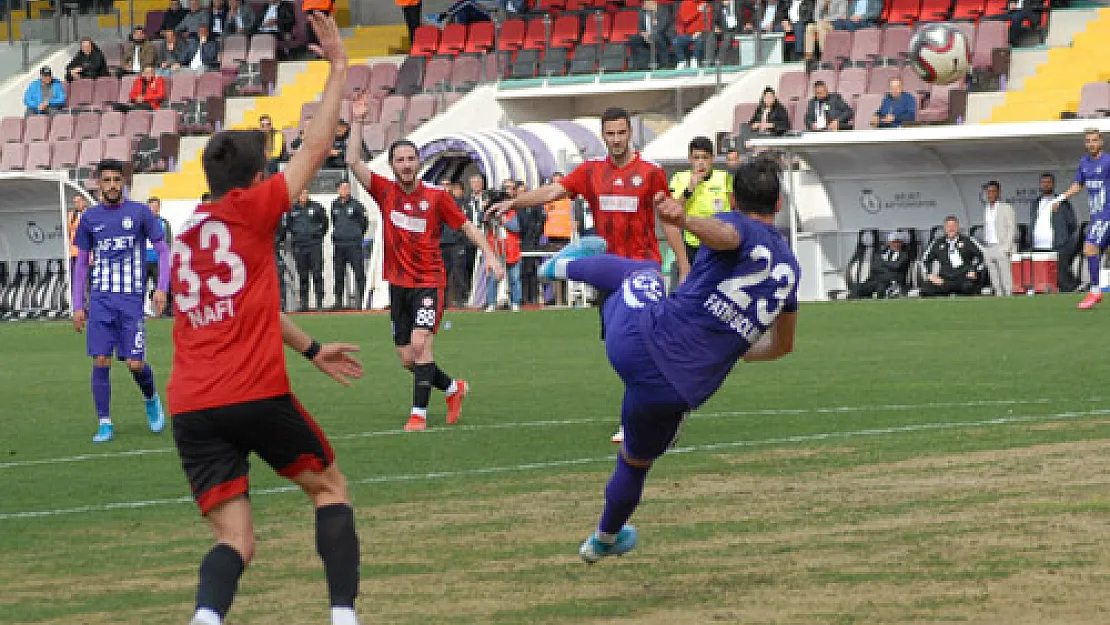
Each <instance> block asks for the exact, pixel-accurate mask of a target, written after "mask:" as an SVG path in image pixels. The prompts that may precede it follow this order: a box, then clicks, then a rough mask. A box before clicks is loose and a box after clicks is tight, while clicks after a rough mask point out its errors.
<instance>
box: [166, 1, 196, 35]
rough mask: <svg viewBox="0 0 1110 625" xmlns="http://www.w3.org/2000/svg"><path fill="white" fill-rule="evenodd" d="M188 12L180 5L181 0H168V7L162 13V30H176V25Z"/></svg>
mask: <svg viewBox="0 0 1110 625" xmlns="http://www.w3.org/2000/svg"><path fill="white" fill-rule="evenodd" d="M188 14H189V12H188V11H186V10H185V9H184V8H182V6H181V0H170V8H169V10H168V11H166V12H165V13H163V14H162V31H163V32H165V31H167V30H170V31H176V30H177V25H178V24H180V23H181V21H182V20H184V19H185V16H186V15H188Z"/></svg>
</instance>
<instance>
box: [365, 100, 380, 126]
mask: <svg viewBox="0 0 1110 625" xmlns="http://www.w3.org/2000/svg"><path fill="white" fill-rule="evenodd" d="M367 105H368V106H367V107H366V121H367V123H371V122H377V121H378V120H380V119H381V118H382V101H381V100H380V99H379V98H370V100H369V101H368V102H367Z"/></svg>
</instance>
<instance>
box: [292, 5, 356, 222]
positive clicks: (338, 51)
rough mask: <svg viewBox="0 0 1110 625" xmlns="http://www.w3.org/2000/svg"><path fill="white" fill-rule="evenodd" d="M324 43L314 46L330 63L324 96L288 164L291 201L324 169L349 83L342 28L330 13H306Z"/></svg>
mask: <svg viewBox="0 0 1110 625" xmlns="http://www.w3.org/2000/svg"><path fill="white" fill-rule="evenodd" d="M305 19H306V20H308V23H309V25H311V26H312V30H313V32H315V33H316V37H317V39H319V41H320V44H319V45H316V46H310V47H311V48H312V49H313V51H314V52H316V53H317V54H319V55H320V56H322V57H324V58H325V59H327V61H328V64H329V66H330V71H329V73H328V79H327V82H326V83H324V95H323V98H322V101H321V103H320V108H319V110H318V111H317V112H316V116H315V117H313V118H312V121H310V122H309V123H308V128H307V130H306V131H305V133H304V136H305V139H304V143H303V144H302V145H301V149H300V150H298V151H297V153H296V154H294V155H293V157H292V158H291V159H289V164H288V165H286V167H285V186H286V187H287V188H288V189H289V202H290V203H293V202H295V201H296V200H297V196H298V195H300V193H301V190H302V189H305V188H307V187H308V183H309V182H311V181H312V179H313V178H314V177H315V176H316V172H318V171H320V166H321V165H323V163H324V159H325V158H327V156H328V150H330V149H331V145H332V140H333V138H334V137H335V127H336V125H337V124H338V123H339V104H340V101H341V100H342V99H343V88H344V85H345V84H346V82H347V50H346V49H345V48H344V47H343V39H342V38H341V37H340V35H339V27H338V26H336V24H335V20H334V19H332V17H331V16H330V15H326V14H323V13H319V12H315V11H314V12H311V13H308V14H306V15H305Z"/></svg>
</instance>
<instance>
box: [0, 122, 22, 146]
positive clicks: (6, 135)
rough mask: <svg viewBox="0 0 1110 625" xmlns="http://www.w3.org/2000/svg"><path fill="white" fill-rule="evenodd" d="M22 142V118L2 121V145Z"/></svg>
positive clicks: (0, 125) (0, 129)
mask: <svg viewBox="0 0 1110 625" xmlns="http://www.w3.org/2000/svg"><path fill="white" fill-rule="evenodd" d="M22 141H23V118H22V117H5V118H4V119H3V121H0V143H21V142H22Z"/></svg>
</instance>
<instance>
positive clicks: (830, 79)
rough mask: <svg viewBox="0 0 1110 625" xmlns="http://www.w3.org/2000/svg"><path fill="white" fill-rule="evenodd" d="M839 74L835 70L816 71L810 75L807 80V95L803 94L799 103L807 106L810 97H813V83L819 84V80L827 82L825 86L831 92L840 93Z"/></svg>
mask: <svg viewBox="0 0 1110 625" xmlns="http://www.w3.org/2000/svg"><path fill="white" fill-rule="evenodd" d="M839 73H840V72H838V71H836V70H835V69H818V70H814V71H813V72H812V73H811V74H810V75H809V79H808V80H806V90H805V93H804V94H802V97H801V98H799V99H798V101H799V102H801V103H803V104H805V103H806V102H808V101H809V99H810V97H812V96H813V83H815V82H817V81H818V80H823V81H825V84H826V85H827V86H828V87H829V91H836V92H838V93H839V90H840V86H839V84H838V83H839V79H838V75H839Z"/></svg>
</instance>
